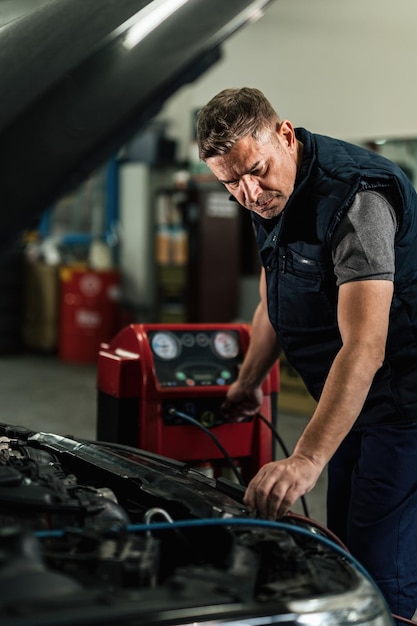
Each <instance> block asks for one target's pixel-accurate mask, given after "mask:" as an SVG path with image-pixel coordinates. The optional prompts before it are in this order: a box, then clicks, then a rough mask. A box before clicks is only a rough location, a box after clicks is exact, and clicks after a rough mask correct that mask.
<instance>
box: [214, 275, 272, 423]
mask: <svg viewBox="0 0 417 626" xmlns="http://www.w3.org/2000/svg"><path fill="white" fill-rule="evenodd" d="M259 294H260V302H259V304H258V306H257V308H256V310H255V313H254V316H253V320H252V328H251V337H250V342H249V348H248V351H247V353H246V355H245V358H244V361H243V363H242V366H241V368H240V370H239V376H238V378H237V380H236V381H235V382H234V383H233V384H232V385H231V386H230V388H229V391H228V393H227V396H226V401H225V403H224V405H223V407H222V410H223V413H224V414H225V415H226V416H227V417H230V418H239V417H242V416H248V415H254V414H255V413H256V412H257V411H258V410H259V408H260V406H261V404H262V390H261V385H262V383H263V381H264V380H265V378H266V376H267V375H268V373H269V370H270V369H271V367H272V366H273V365H274V363H275V362H276V360H277V358H278V356H279V353H280V347H279V341H278V338H277V334H276V332H275V330H274V329H273V327H272V325H271V322H270V321H269V316H268V307H267V301H266V280H265V270H264V269H263V268H262V270H261V277H260V283H259Z"/></svg>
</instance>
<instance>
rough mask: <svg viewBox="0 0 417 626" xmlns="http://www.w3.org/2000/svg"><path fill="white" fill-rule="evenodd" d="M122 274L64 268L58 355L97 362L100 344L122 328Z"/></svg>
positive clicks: (61, 281) (108, 271)
mask: <svg viewBox="0 0 417 626" xmlns="http://www.w3.org/2000/svg"><path fill="white" fill-rule="evenodd" d="M119 300H120V273H119V272H118V271H117V270H100V271H99V270H90V269H80V268H72V267H62V268H61V270H60V307H59V308H60V312H59V341H58V356H59V358H60V359H62V360H63V361H70V362H75V363H95V362H96V361H97V357H98V352H99V349H100V344H101V343H102V342H103V341H109V340H110V339H111V338H112V337H113V335H114V334H115V333H116V332H117V330H118V322H119Z"/></svg>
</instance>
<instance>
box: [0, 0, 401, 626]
mask: <svg viewBox="0 0 417 626" xmlns="http://www.w3.org/2000/svg"><path fill="white" fill-rule="evenodd" d="M267 4H268V0H154V1H153V2H149V1H145V0H55V1H49V2H48V1H45V2H42V3H39V9H38V10H36V11H30V12H29V13H27V14H25V15H23V16H22V17H20V18H16V20H14V21H11V22H10V23H8V24H6V25H4V26H3V27H2V28H1V29H0V76H1V84H2V98H1V103H0V177H1V184H0V204H1V207H2V218H1V224H0V238H1V246H2V247H3V248H5V247H7V246H8V245H9V244H10V243H11V242H12V241H13V237H14V236H19V234H20V233H21V232H22V231H23V230H24V229H26V228H29V227H31V225H33V224H34V223H36V221H37V220H38V219H39V217H40V216H41V215H42V213H43V211H45V209H46V208H47V207H49V206H50V204H51V203H52V202H53V201H54V200H56V199H57V198H58V197H59V196H60V194H62V193H64V192H65V191H66V190H67V189H71V188H73V187H74V186H75V185H77V184H78V183H80V182H82V181H83V180H84V179H85V177H86V176H87V175H88V174H89V173H90V172H91V171H93V170H94V169H95V168H96V167H97V166H98V165H100V164H101V163H103V162H105V160H106V159H108V158H109V157H111V155H112V154H114V152H115V150H117V149H118V148H119V147H120V146H122V145H123V143H124V142H126V141H127V140H128V139H129V138H130V137H131V135H132V134H133V133H134V132H136V131H138V130H139V129H140V128H141V127H142V126H144V125H145V124H146V123H147V122H148V121H149V120H151V119H152V118H153V117H154V116H155V114H156V113H158V111H159V110H160V108H161V106H162V105H163V104H164V102H165V101H166V99H167V98H168V97H169V96H170V95H171V94H173V93H174V92H175V91H176V90H177V89H178V88H179V87H180V86H182V85H184V84H185V83H187V82H191V81H193V80H194V79H196V78H197V77H198V76H199V75H200V74H201V73H203V72H204V71H205V70H206V69H207V68H209V67H210V66H211V65H212V64H213V63H215V62H216V61H217V60H219V59H220V58H221V44H222V43H223V41H224V40H225V39H226V38H227V37H229V36H230V35H232V34H233V33H234V32H235V31H236V30H238V29H239V28H240V27H242V26H244V25H245V23H247V22H248V21H249V20H250V19H252V17H254V16H257V15H258V14H259V12H260V11H261V10H262V9H263V8H264V7H265V6H266V5H267ZM10 422H11V423H10V424H9V423H1V424H0V520H1V523H0V524H1V527H0V623H1V624H2V626H48V625H50V626H65V625H66V626H76V625H77V626H81V625H82V626H90V625H93V624H100V625H104V624H112V625H113V626H116V625H117V626H122V625H131V626H133V625H139V624H140V625H141V626H143V625H146V624H152V625H161V626H162V625H166V626H168V625H170V626H173V625H176V624H178V625H179V624H183V625H185V624H194V625H195V624H205V625H207V626H209V625H210V626H214V625H215V624H216V625H220V624H221V625H223V626H226V625H230V626H232V625H236V626H237V625H239V626H261V625H264V624H265V625H266V624H299V625H301V624H304V625H305V626H315V625H318V624H320V625H322V626H326V625H327V626H335V625H337V626H341V625H348V624H349V625H358V624H363V625H368V626H388V625H389V624H392V617H391V615H390V613H389V611H388V610H387V607H386V605H385V602H384V600H383V598H382V596H381V594H380V592H379V591H378V590H377V588H376V586H375V585H374V583H373V582H372V580H370V579H369V577H368V576H367V574H366V572H365V571H363V570H362V568H361V566H360V565H359V564H358V563H357V562H355V561H354V560H353V559H352V558H351V557H350V556H349V554H348V553H347V552H346V550H345V549H344V548H343V546H340V545H339V544H338V543H337V541H335V540H334V538H332V537H329V536H328V534H327V533H326V531H325V529H323V528H321V527H320V526H318V525H317V524H315V523H314V522H313V521H312V520H309V519H308V518H307V517H306V518H303V517H301V516H297V515H293V514H290V515H289V516H288V517H287V518H285V520H284V521H280V522H267V521H263V520H260V519H257V518H256V517H255V516H254V515H253V514H250V513H249V512H248V510H247V509H246V508H245V506H244V505H243V504H242V493H243V489H244V488H243V487H242V486H241V485H240V484H238V483H236V482H234V481H230V480H227V479H225V478H222V477H219V478H210V477H207V476H205V475H204V474H202V473H199V472H198V471H197V470H196V469H193V468H192V467H191V466H190V465H189V464H187V463H184V462H179V461H174V460H172V459H170V458H165V457H162V456H158V455H156V454H153V453H150V452H147V451H144V450H138V449H134V448H130V447H127V446H126V445H123V444H120V443H114V442H113V443H111V442H95V441H82V440H77V439H76V438H65V437H62V436H58V435H54V434H50V433H43V432H32V431H30V430H28V429H26V428H24V427H21V426H16V425H13V419H11V420H10Z"/></svg>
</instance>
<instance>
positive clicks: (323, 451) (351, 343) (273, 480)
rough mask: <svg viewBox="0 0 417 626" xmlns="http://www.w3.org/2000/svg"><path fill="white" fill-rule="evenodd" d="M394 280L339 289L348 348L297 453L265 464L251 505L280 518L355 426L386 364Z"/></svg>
mask: <svg viewBox="0 0 417 626" xmlns="http://www.w3.org/2000/svg"><path fill="white" fill-rule="evenodd" d="M392 295H393V283H392V282H391V281H387V280H364V281H357V282H350V283H345V284H343V285H341V286H340V288H339V304H338V323H339V329H340V333H341V337H342V341H343V346H342V348H341V349H340V351H339V352H338V354H337V355H336V358H335V360H334V362H333V364H332V367H331V369H330V372H329V375H328V377H327V380H326V382H325V385H324V388H323V392H322V395H321V398H320V401H319V403H318V405H317V408H316V410H315V412H314V414H313V416H312V418H311V420H310V421H309V423H308V424H307V426H306V428H305V429H304V432H303V433H302V435H301V436H300V438H299V440H298V442H297V444H296V446H295V449H294V452H293V454H292V455H291V456H290V457H289V458H288V459H284V460H282V461H273V462H272V463H268V464H266V465H265V466H264V467H262V468H261V469H260V470H259V472H258V473H257V474H256V476H255V477H254V478H253V479H252V481H251V482H250V484H249V486H248V488H247V491H246V494H245V503H246V504H247V505H248V506H249V507H250V508H251V509H253V510H255V509H256V510H258V511H259V513H260V515H261V516H262V517H266V518H268V519H276V517H281V516H282V515H285V513H287V512H288V510H289V509H290V508H291V506H292V505H293V504H294V502H295V501H296V500H297V499H298V498H299V497H301V496H302V495H304V494H305V493H307V492H308V491H310V490H311V489H312V488H313V487H314V485H315V484H316V482H317V479H318V477H319V475H320V473H321V472H322V470H323V469H324V467H325V465H326V464H327V463H328V461H329V460H330V458H331V457H332V455H333V454H334V452H335V451H336V450H337V448H338V446H339V445H340V443H341V442H342V441H343V439H344V437H345V436H346V435H347V433H348V432H349V430H350V429H351V428H352V426H353V424H354V423H355V420H356V419H357V417H358V415H359V413H360V411H361V409H362V407H363V404H364V402H365V400H366V397H367V394H368V392H369V388H370V386H371V384H372V380H373V378H374V376H375V374H376V372H377V371H378V369H379V368H380V367H381V365H382V363H383V360H384V354H385V344H386V338H387V332H388V321H389V311H390V306H391V300H392Z"/></svg>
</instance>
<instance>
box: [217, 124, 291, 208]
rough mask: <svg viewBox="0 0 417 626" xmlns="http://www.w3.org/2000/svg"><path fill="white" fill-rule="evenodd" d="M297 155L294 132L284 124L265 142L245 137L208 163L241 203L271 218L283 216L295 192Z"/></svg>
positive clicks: (271, 133) (267, 137) (289, 126)
mask: <svg viewBox="0 0 417 626" xmlns="http://www.w3.org/2000/svg"><path fill="white" fill-rule="evenodd" d="M298 155H299V144H298V142H297V140H296V138H295V133H294V129H293V127H292V125H291V124H290V122H287V121H283V122H281V124H280V125H279V127H278V128H277V130H276V131H271V132H270V133H268V135H267V136H266V137H265V139H264V140H263V141H262V142H258V141H255V139H253V138H252V137H244V138H243V139H240V140H239V141H238V142H236V144H235V145H234V146H233V148H232V150H231V151H230V152H228V153H227V154H224V155H221V156H215V157H210V158H208V159H207V160H206V163H207V165H208V167H209V168H210V170H211V171H212V172H213V174H214V175H215V176H216V178H217V179H218V180H219V181H220V182H222V183H223V184H224V186H225V187H226V189H227V190H228V191H229V192H230V193H231V194H232V195H233V196H234V197H235V198H236V200H237V201H238V202H239V204H241V205H242V206H244V207H245V208H246V209H249V210H250V211H254V212H255V213H257V214H258V215H260V216H261V217H263V218H264V219H271V218H273V217H276V216H277V215H279V214H280V213H282V211H283V210H284V208H285V205H286V204H287V201H288V199H289V197H290V195H291V194H292V192H293V190H294V184H295V178H296V175H297V159H298Z"/></svg>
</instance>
